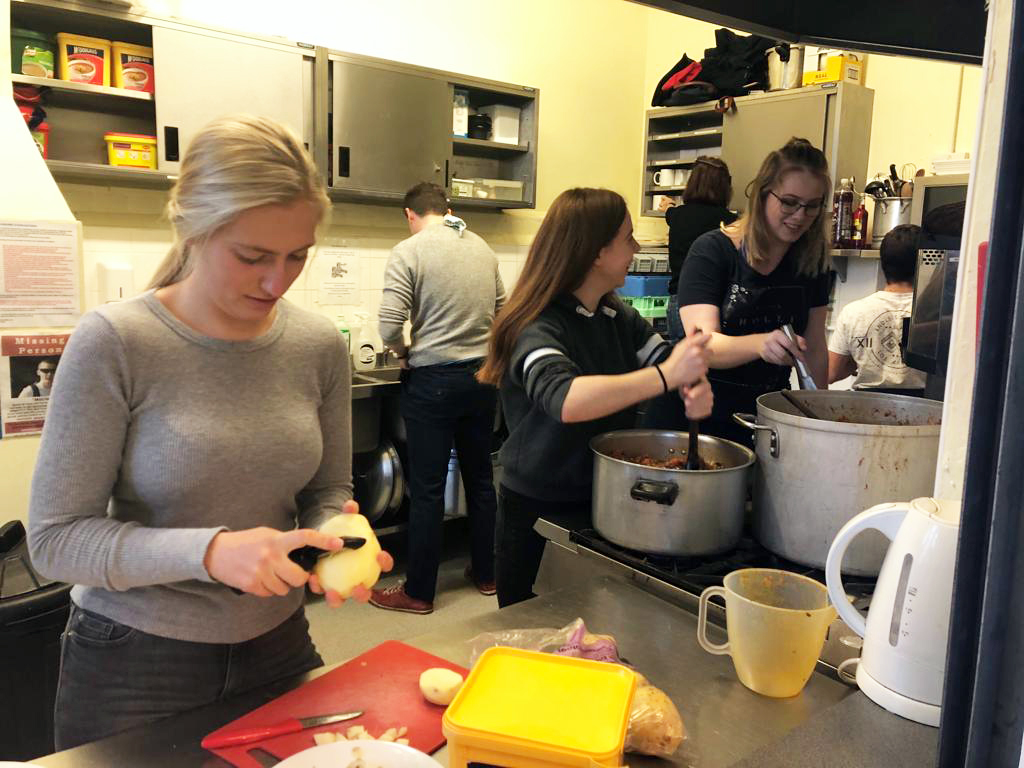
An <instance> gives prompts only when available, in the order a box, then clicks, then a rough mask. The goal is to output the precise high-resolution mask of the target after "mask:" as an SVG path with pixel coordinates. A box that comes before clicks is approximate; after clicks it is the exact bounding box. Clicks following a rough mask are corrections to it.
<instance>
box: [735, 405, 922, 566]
mask: <svg viewBox="0 0 1024 768" xmlns="http://www.w3.org/2000/svg"><path fill="white" fill-rule="evenodd" d="M800 398H801V399H802V400H803V401H804V402H805V403H806V404H807V405H808V406H809V407H810V408H811V409H812V410H813V411H814V412H815V413H816V414H817V415H818V416H819V418H818V419H809V418H807V417H806V416H803V415H801V414H800V413H799V411H797V409H796V408H794V407H793V406H792V405H791V404H790V403H788V402H787V401H786V399H785V398H784V397H783V396H782V394H781V393H779V392H770V393H768V394H766V395H761V396H760V397H759V398H757V417H756V420H755V418H754V417H753V416H752V415H749V414H736V415H735V416H734V417H733V418H734V419H735V420H736V422H737V423H739V424H742V425H743V426H746V427H748V428H749V429H752V430H754V431H755V433H756V438H755V443H756V451H757V458H758V462H757V466H756V468H755V472H754V521H753V522H754V536H755V538H757V540H758V541H759V542H761V544H763V545H764V546H765V547H767V548H768V549H769V550H771V551H772V552H774V553H775V554H777V555H780V556H781V557H784V558H786V559H788V560H793V561H795V562H797V563H801V564H803V565H807V566H810V567H812V568H824V567H825V561H826V559H827V557H828V550H829V545H830V544H831V542H832V540H833V539H834V538H835V537H836V534H837V533H838V532H839V529H840V528H842V527H843V525H845V524H846V522H847V521H848V520H850V518H852V517H853V516H854V515H856V514H858V513H859V512H860V511H861V510H863V509H867V508H868V507H871V506H873V505H875V504H879V503H881V502H885V501H909V500H910V499H914V498H917V497H920V496H927V495H928V494H930V493H931V492H932V487H933V484H934V482H935V463H936V460H937V458H938V451H939V431H940V429H941V427H940V421H941V418H942V403H939V402H936V401H934V400H925V399H923V398H918V397H907V396H904V395H883V394H873V393H870V392H843V391H827V390H818V391H817V392H806V391H805V392H801V393H800ZM887 545H888V542H887V541H886V539H885V537H884V536H882V535H881V534H880V533H877V532H874V531H871V532H867V533H865V534H863V535H862V536H859V537H858V538H857V540H856V541H855V542H853V543H852V544H851V545H850V548H849V550H848V551H847V553H846V558H845V560H844V561H843V572H844V573H849V574H853V575H859V576H876V575H878V571H879V568H880V567H881V565H882V559H883V558H884V556H885V551H886V548H887Z"/></svg>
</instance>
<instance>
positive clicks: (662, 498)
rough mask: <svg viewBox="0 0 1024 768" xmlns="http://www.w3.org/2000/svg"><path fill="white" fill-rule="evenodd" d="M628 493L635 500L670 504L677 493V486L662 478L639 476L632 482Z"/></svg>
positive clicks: (673, 501) (674, 499)
mask: <svg viewBox="0 0 1024 768" xmlns="http://www.w3.org/2000/svg"><path fill="white" fill-rule="evenodd" d="M629 495H630V496H631V497H632V498H634V499H636V500H637V501H654V502H657V503H658V504H663V505H665V506H671V505H672V504H674V503H675V501H676V496H678V495H679V486H678V485H676V484H675V483H669V482H665V481H663V480H644V479H643V478H641V479H640V480H637V481H636V482H635V483H633V487H632V488H630V489H629Z"/></svg>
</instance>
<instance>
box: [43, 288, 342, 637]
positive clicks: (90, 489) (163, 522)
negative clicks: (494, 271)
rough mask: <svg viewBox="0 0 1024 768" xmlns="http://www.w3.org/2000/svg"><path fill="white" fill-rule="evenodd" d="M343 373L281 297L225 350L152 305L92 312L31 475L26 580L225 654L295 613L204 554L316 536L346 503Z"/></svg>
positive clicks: (64, 372) (334, 341)
mask: <svg viewBox="0 0 1024 768" xmlns="http://www.w3.org/2000/svg"><path fill="white" fill-rule="evenodd" d="M350 418H351V374H350V371H349V363H348V355H347V354H346V350H345V345H344V342H343V340H342V338H341V336H340V335H339V334H338V333H337V331H335V330H334V328H333V327H332V326H331V323H330V321H329V320H327V319H326V318H324V317H321V316H319V315H315V314H313V313H310V312H306V311H303V310H301V309H299V308H297V307H295V306H293V305H290V304H289V303H288V302H286V301H281V302H279V303H278V307H277V315H276V318H275V321H274V323H273V325H272V327H271V328H270V330H268V331H267V332H266V333H264V334H263V335H261V336H259V337H257V338H255V339H251V340H247V341H223V340H219V339H213V338H210V337H207V336H203V335H202V334H200V333H198V332H196V331H194V330H193V329H191V328H189V327H188V326H186V325H184V324H183V323H181V322H180V321H179V320H178V319H177V318H176V317H175V316H174V315H172V314H171V313H170V312H169V311H168V310H167V308H166V307H164V305H163V304H161V303H160V301H159V300H158V299H157V298H156V297H155V296H154V295H153V294H152V293H151V292H150V293H146V294H144V295H142V296H140V297H138V298H135V299H131V300H129V301H125V302H122V303H120V304H112V305H109V306H105V307H102V308H100V309H98V310H96V311H93V312H89V313H87V314H86V315H85V316H84V317H83V318H82V320H81V322H80V323H79V325H78V327H77V328H76V329H75V331H74V333H73V334H72V335H71V339H70V341H69V343H68V345H67V347H66V349H65V351H64V354H63V356H62V358H61V364H60V369H59V372H58V373H57V375H56V380H55V381H54V387H53V392H52V394H51V396H50V404H49V411H48V413H47V417H46V425H45V427H44V429H43V437H42V443H41V445H40V449H39V457H38V460H37V463H36V468H35V474H34V476H33V479H32V491H31V500H30V507H29V547H30V554H31V557H32V561H33V563H34V564H35V566H36V568H37V569H38V570H39V571H40V572H42V573H43V574H45V575H46V576H48V577H50V578H53V579H59V580H61V581H65V582H70V583H73V584H75V587H74V589H73V590H72V592H71V597H72V599H73V600H74V602H75V603H76V604H77V605H79V606H81V607H82V608H85V609H86V610H90V611H95V612H96V613H99V614H102V615H104V616H107V617H109V618H111V619H113V620H115V621H118V622H121V623H123V624H126V625H128V626H131V627H135V628H136V629H140V630H142V631H144V632H149V633H151V634H156V635H161V636H164V637H172V638H177V639H182V640H190V641H193V642H212V643H235V642H242V641H245V640H248V639H251V638H253V637H256V636H258V635H260V634H263V633H264V632H267V631H269V630H270V629H273V628H274V627H276V626H277V625H278V624H279V623H281V622H282V621H284V619H286V618H287V617H288V616H289V615H291V614H292V613H293V612H294V611H295V610H297V609H298V607H299V606H300V605H301V603H302V599H303V590H302V589H293V590H291V592H290V593H289V594H288V595H286V596H284V597H271V598H261V597H255V596H252V595H236V594H234V593H233V592H232V591H231V590H230V589H229V588H228V587H227V586H225V585H223V584H219V583H216V582H214V581H212V580H211V578H210V576H209V574H208V573H207V572H206V569H205V567H204V566H203V558H204V556H205V554H206V550H207V547H208V546H209V543H210V541H211V539H212V538H213V537H214V536H215V535H216V534H217V533H218V532H219V531H221V530H225V529H229V530H242V529H246V528H254V527H257V526H269V527H271V528H276V529H279V530H290V529H292V528H295V527H296V525H297V524H298V525H300V526H302V527H317V526H318V525H320V524H321V523H322V522H323V521H324V520H326V519H327V518H328V517H330V516H332V515H334V514H336V513H338V512H340V511H341V506H342V504H343V503H344V502H345V501H346V500H347V499H350V498H351V497H352V472H351V451H352V437H351V432H350Z"/></svg>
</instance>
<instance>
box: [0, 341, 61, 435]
mask: <svg viewBox="0 0 1024 768" xmlns="http://www.w3.org/2000/svg"><path fill="white" fill-rule="evenodd" d="M70 335H71V334H68V333H25V334H13V333H12V334H9V335H4V336H0V423H2V424H3V434H4V437H12V436H14V435H38V434H39V433H40V432H42V431H43V423H44V421H45V420H46V407H47V405H48V404H49V402H50V387H52V386H53V377H54V374H56V372H57V366H58V365H59V364H60V356H61V355H62V354H63V353H64V347H65V346H66V345H67V343H68V338H69V337H70Z"/></svg>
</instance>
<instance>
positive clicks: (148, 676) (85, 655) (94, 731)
mask: <svg viewBox="0 0 1024 768" xmlns="http://www.w3.org/2000/svg"><path fill="white" fill-rule="evenodd" d="M224 620H225V621H230V620H231V617H230V616H225V617H224ZM322 665H323V660H322V659H321V658H320V655H319V654H318V653H317V652H316V648H314V647H313V642H312V641H311V640H310V638H309V624H308V623H307V622H306V616H305V613H304V611H303V610H302V609H301V608H300V609H299V610H298V611H296V612H295V613H293V614H292V615H291V616H290V617H289V618H288V619H286V620H285V621H284V622H282V623H281V624H280V625H279V626H277V627H275V628H274V629H272V630H270V631H269V632H267V633H265V634H263V635H260V636H259V637H256V638H253V639H252V640H248V641H246V642H244V643H234V644H220V643H192V642H188V641H185V640H172V639H171V638H167V637H158V636H156V635H150V634H147V633H145V632H142V631H140V630H137V629H133V628H132V627H128V626H125V625H124V624H120V623H118V622H116V621H112V620H111V619H108V618H106V617H104V616H100V615H99V614H96V613H92V612H90V611H86V610H83V609H81V608H79V607H78V606H76V605H74V604H73V603H72V605H71V615H70V617H69V618H68V625H67V630H66V631H65V632H64V636H63V638H62V643H61V661H60V680H59V682H58V684H57V703H56V706H55V707H54V727H55V738H54V740H55V742H56V747H57V749H58V750H63V749H70V748H71V747H75V746H78V745H79V744H84V743H86V742H89V741H95V740H96V739H101V738H103V737H104V736H110V735H112V734H114V733H118V732H120V731H124V730H127V729H128V728H133V727H135V726H137V725H142V724H144V723H149V722H153V721H154V720H161V719H163V718H165V717H169V716H170V715H175V714H178V713H180V712H184V711H186V710H189V709H194V708H195V707H199V706H202V705H204V704H210V703H212V702H214V701H218V700H221V699H227V698H230V697H232V696H235V695H237V694H240V693H243V692H245V691H247V690H251V689H253V688H259V687H261V686H264V685H267V684H269V683H272V682H274V681H276V680H282V679H284V678H287V677H292V676H295V675H298V674H301V673H303V672H308V671H309V670H311V669H315V668H316V667H319V666H322Z"/></svg>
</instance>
